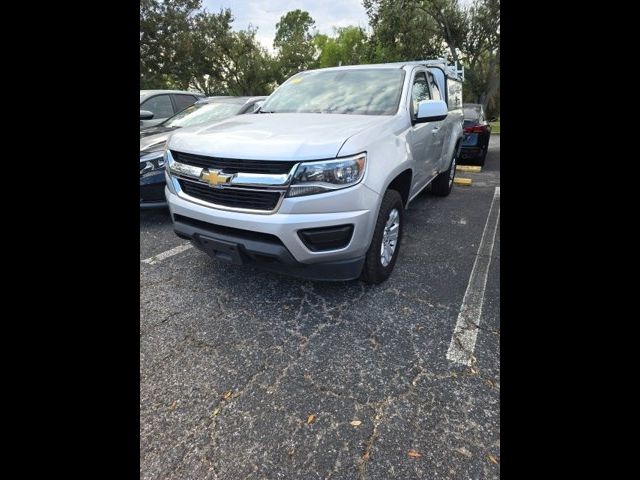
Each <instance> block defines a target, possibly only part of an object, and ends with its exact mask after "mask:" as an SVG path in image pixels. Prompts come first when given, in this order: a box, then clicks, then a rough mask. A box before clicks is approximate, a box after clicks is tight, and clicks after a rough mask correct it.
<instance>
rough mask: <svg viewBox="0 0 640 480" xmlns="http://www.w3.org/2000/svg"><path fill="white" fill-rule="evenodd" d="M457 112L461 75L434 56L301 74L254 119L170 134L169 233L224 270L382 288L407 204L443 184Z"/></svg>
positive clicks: (451, 161)
mask: <svg viewBox="0 0 640 480" xmlns="http://www.w3.org/2000/svg"><path fill="white" fill-rule="evenodd" d="M462 120H463V113H462V84H461V78H460V77H459V76H458V73H457V71H456V70H455V69H453V68H451V67H448V66H447V65H446V63H445V62H444V61H438V60H432V61H421V62H404V63H394V64H377V65H358V66H349V67H336V68H326V69H320V70H310V71H305V72H301V73H298V74H296V75H294V76H293V77H291V78H289V79H288V80H287V81H286V82H285V83H283V84H282V85H281V86H280V87H278V89H276V91H275V92H274V93H273V94H271V96H270V97H269V98H268V99H267V100H266V101H265V103H264V104H263V105H262V107H261V109H260V110H259V113H256V114H254V115H243V116H236V117H232V118H230V119H228V120H225V121H222V122H220V123H216V124H213V125H207V126H203V127H202V128H192V129H189V131H186V130H185V131H178V132H176V133H175V134H174V135H172V137H171V138H170V139H169V141H168V143H167V147H166V151H165V165H166V177H167V178H166V179H167V188H166V197H167V201H168V204H169V208H170V211H171V216H172V220H173V224H174V230H175V232H176V234H177V235H178V236H179V237H181V238H185V239H189V240H191V241H192V242H193V243H194V244H195V246H196V247H198V248H200V249H201V250H203V251H204V252H206V253H208V254H209V255H210V256H212V257H214V258H218V259H220V260H223V261H227V262H231V263H234V264H244V263H253V264H255V265H258V266H260V267H262V268H265V269H268V270H272V271H277V272H282V273H287V274H290V275H294V276H297V277H301V278H307V279H312V280H351V279H355V278H358V277H360V278H362V279H363V280H364V281H367V282H369V283H380V282H382V281H384V280H385V279H387V278H388V277H389V275H390V274H391V272H392V270H393V268H394V265H395V263H396V260H397V258H398V255H399V250H400V244H401V240H402V228H403V222H404V214H403V212H404V209H406V208H407V206H408V205H409V203H410V202H411V200H413V199H414V198H415V197H416V196H417V195H418V194H419V193H420V192H421V191H422V190H424V189H425V187H427V186H429V185H430V189H431V192H432V193H433V194H435V195H440V196H446V195H448V194H449V192H450V191H451V188H452V186H453V179H454V176H455V171H456V169H455V167H456V158H457V157H458V154H459V151H460V144H461V139H462V135H463V129H462Z"/></svg>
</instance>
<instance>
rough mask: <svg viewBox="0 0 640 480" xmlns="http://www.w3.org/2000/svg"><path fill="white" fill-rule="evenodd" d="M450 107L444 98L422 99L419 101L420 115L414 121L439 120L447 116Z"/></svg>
mask: <svg viewBox="0 0 640 480" xmlns="http://www.w3.org/2000/svg"><path fill="white" fill-rule="evenodd" d="M448 114H449V108H448V107H447V104H446V103H445V102H444V101H442V100H422V101H421V102H420V103H418V115H416V118H415V120H414V123H425V122H438V121H440V120H444V119H445V118H447V115H448Z"/></svg>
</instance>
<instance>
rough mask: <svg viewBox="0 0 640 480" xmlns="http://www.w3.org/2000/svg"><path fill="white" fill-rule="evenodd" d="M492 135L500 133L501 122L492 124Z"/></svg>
mask: <svg viewBox="0 0 640 480" xmlns="http://www.w3.org/2000/svg"><path fill="white" fill-rule="evenodd" d="M491 133H500V122H491Z"/></svg>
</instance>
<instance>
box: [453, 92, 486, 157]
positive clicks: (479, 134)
mask: <svg viewBox="0 0 640 480" xmlns="http://www.w3.org/2000/svg"><path fill="white" fill-rule="evenodd" d="M463 111H464V137H463V140H462V149H461V151H460V160H461V161H462V160H472V161H473V162H474V163H478V164H479V165H484V161H485V159H486V158H487V151H488V150H489V139H490V138H491V124H490V123H489V122H488V121H487V118H486V117H485V114H484V108H482V105H481V104H478V103H465V104H464V105H463Z"/></svg>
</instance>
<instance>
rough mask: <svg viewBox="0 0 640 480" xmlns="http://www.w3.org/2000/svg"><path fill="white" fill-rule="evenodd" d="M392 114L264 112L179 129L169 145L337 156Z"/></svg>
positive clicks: (267, 156)
mask: <svg viewBox="0 0 640 480" xmlns="http://www.w3.org/2000/svg"><path fill="white" fill-rule="evenodd" d="M392 119H393V117H390V116H373V115H343V114H322V113H265V114H250V115H239V116H236V117H231V118H230V119H227V120H224V121H222V122H219V123H215V124H212V125H211V124H210V125H204V126H199V127H197V128H196V127H192V128H189V129H181V130H179V131H177V132H175V133H174V134H173V135H172V136H171V138H170V140H169V149H172V150H177V151H180V152H186V153H194V154H199V155H207V156H212V157H225V158H242V159H246V160H314V159H323V158H334V157H336V156H337V155H338V152H339V151H340V147H342V145H343V144H344V142H345V141H346V140H347V139H348V138H349V137H351V136H353V135H355V134H357V133H359V132H361V131H363V130H365V129H368V128H372V127H375V126H378V125H381V124H383V123H385V122H389V121H391V120H392Z"/></svg>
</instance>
